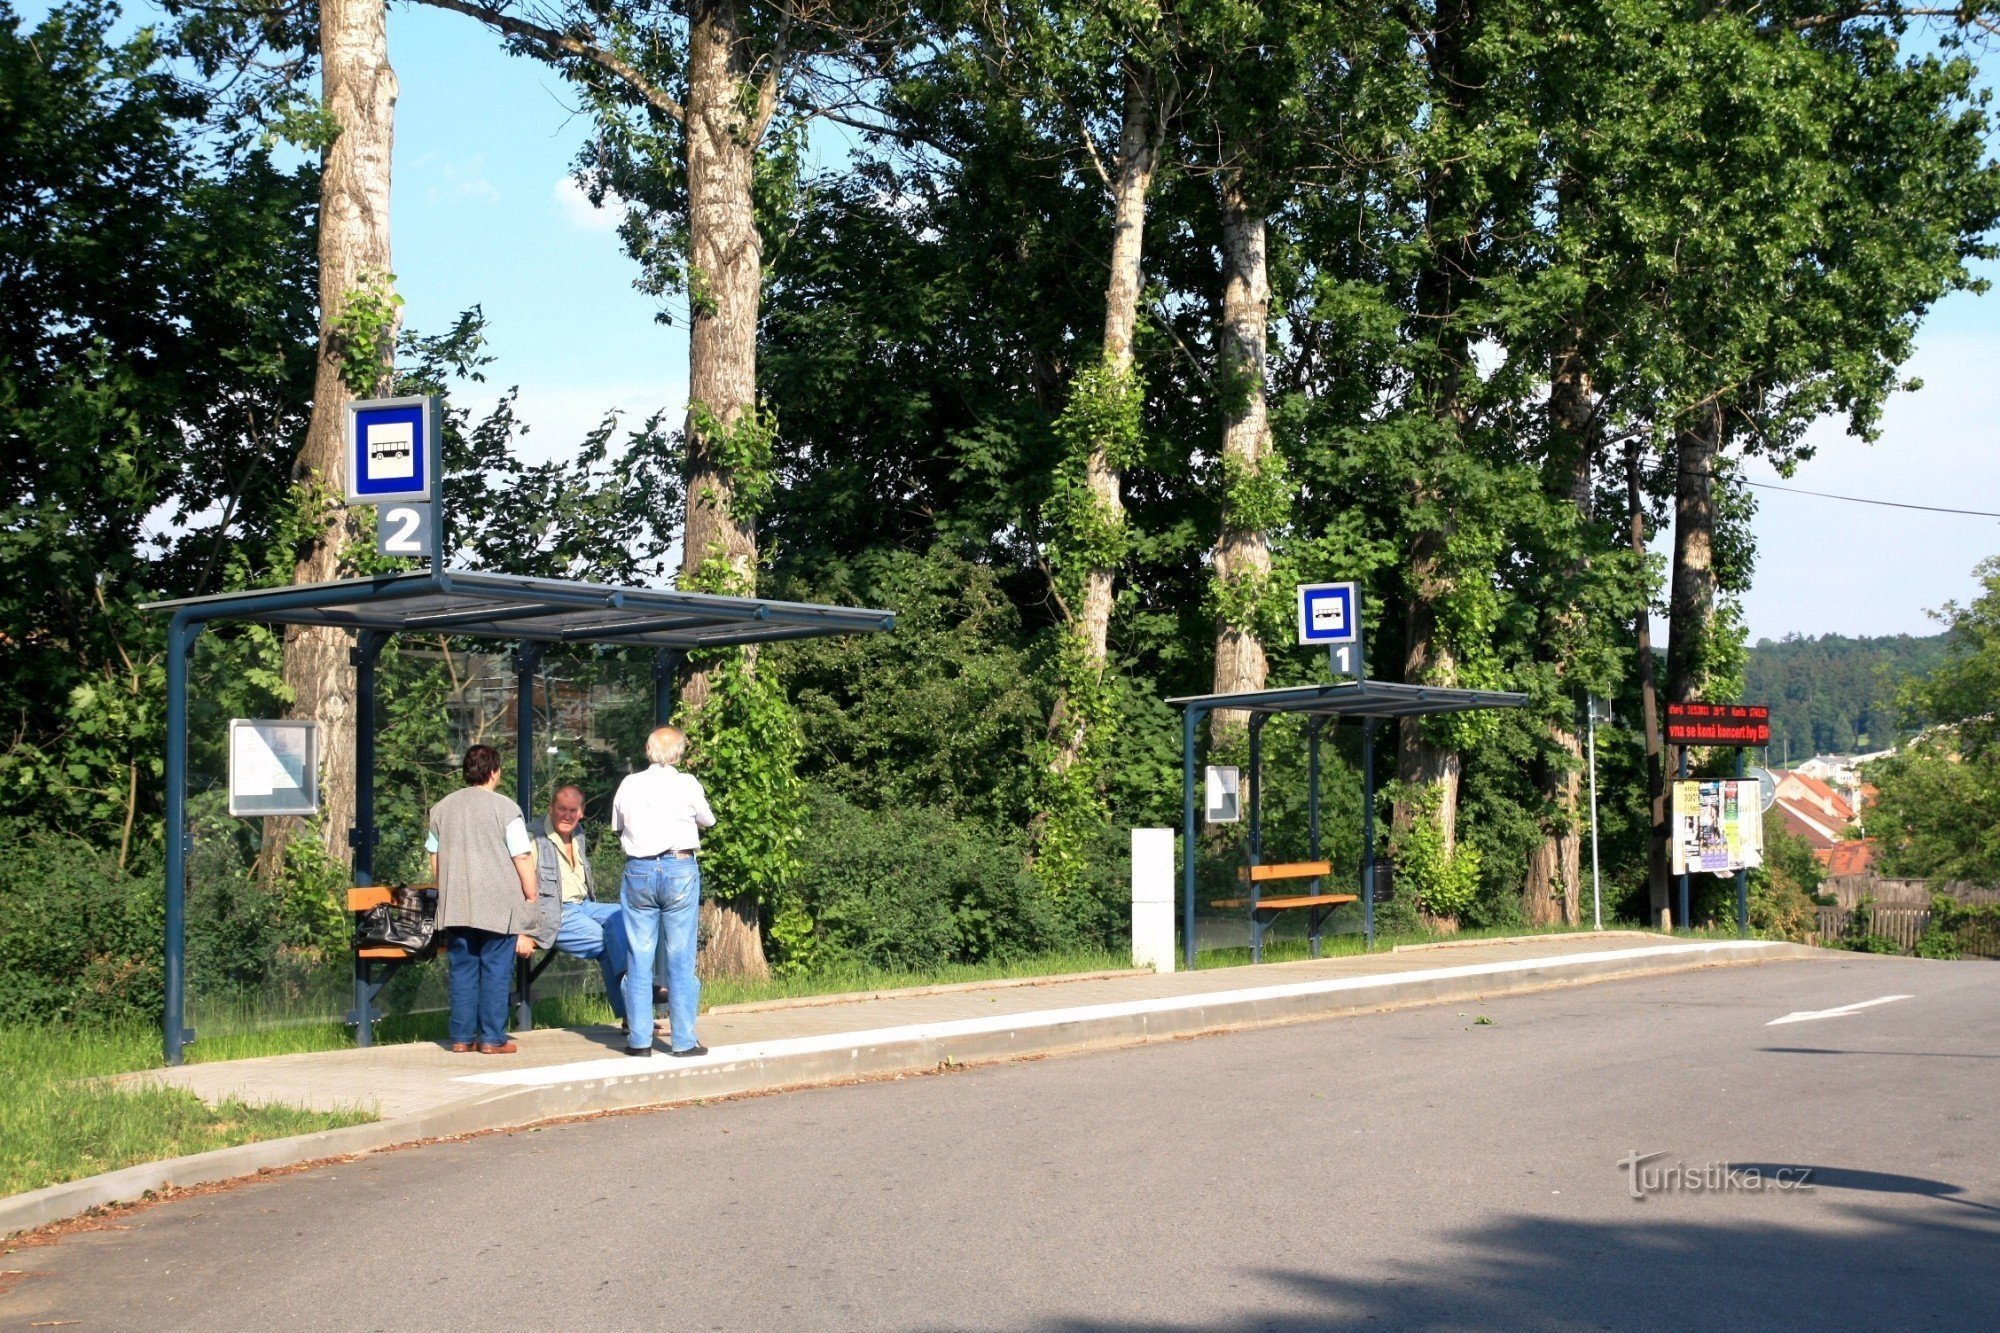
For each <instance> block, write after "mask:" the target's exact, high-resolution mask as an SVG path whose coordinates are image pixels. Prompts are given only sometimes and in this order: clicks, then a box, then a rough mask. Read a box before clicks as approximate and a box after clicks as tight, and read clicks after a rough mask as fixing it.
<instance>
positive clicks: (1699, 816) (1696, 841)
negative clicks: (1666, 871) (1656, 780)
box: [1670, 779, 1764, 875]
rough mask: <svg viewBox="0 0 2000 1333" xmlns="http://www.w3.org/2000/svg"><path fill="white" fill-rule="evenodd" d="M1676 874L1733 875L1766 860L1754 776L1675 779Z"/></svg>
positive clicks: (1674, 839)
mask: <svg viewBox="0 0 2000 1333" xmlns="http://www.w3.org/2000/svg"><path fill="white" fill-rule="evenodd" d="M1673 788H1674V790H1673V820H1672V837H1671V839H1670V841H1671V844H1672V850H1673V873H1674V874H1676V875H1728V874H1733V873H1735V872H1736V871H1738V870H1748V869H1754V868H1756V867H1757V866H1761V865H1763V864H1764V811H1763V802H1762V800H1761V799H1759V794H1758V791H1757V783H1756V782H1755V781H1754V780H1751V779H1732V780H1726V781H1721V782H1676V783H1674V784H1673Z"/></svg>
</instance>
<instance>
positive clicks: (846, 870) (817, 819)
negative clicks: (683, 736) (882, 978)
mask: <svg viewBox="0 0 2000 1333" xmlns="http://www.w3.org/2000/svg"><path fill="white" fill-rule="evenodd" d="M808 826H809V827H810V828H811V829H812V831H813V832H812V839H811V841H810V843H809V844H808V845H807V846H806V848H805V849H804V857H805V868H804V871H803V872H802V874H801V875H800V877H799V880H798V882H797V884H796V885H795V887H794V888H793V889H792V890H791V891H789V892H788V893H787V894H786V895H784V897H783V899H782V900H781V901H780V903H779V905H778V906H777V908H776V910H774V911H773V913H772V916H771V940H772V943H773V945H774V952H776V953H777V954H778V965H779V966H780V968H782V969H785V970H788V971H793V972H798V971H807V970H812V969H816V968H824V967H833V966H839V965H842V964H848V963H861V964H866V965H868V966H872V967H881V968H889V969H897V970H913V969H918V968H931V967H937V966H941V965H943V964H947V963H964V962H987V961H1004V960H1006V959H1009V958H1017V957H1021V956H1023V955H1027V954H1032V953H1040V952H1044V951H1048V950H1053V949H1061V948H1069V947H1073V946H1076V945H1079V944H1085V943H1098V942H1100V941H1101V940H1102V939H1103V938H1104V937H1105V935H1106V934H1107V933H1109V931H1110V930H1111V929H1112V928H1113V927H1112V926H1111V925H1110V923H1111V922H1112V921H1113V920H1114V919H1116V916H1115V912H1114V911H1113V910H1112V909H1111V908H1110V907H1108V906H1107V904H1108V903H1109V902H1111V901H1112V897H1113V896H1112V895H1111V894H1109V893H1097V894H1090V895H1079V896H1078V897H1079V901H1075V902H1072V903H1070V904H1067V905H1066V907H1065V909H1064V910H1062V911H1058V910H1057V909H1056V908H1055V907H1054V906H1053V905H1052V904H1050V902H1049V901H1048V900H1047V899H1046V898H1045V897H1044V896H1043V895H1042V894H1041V892H1040V890H1039V888H1038V887H1037V886H1036V884H1035V882H1034V880H1033V879H1032V878H1031V877H1030V876H1029V875H1028V873H1027V868H1026V861H1025V859H1024V855H1023V852H1022V849H1021V847H1020V846H1019V844H1017V843H1015V842H1012V841H1010V840H1008V839H1005V838H1003V837H1001V836H999V835H996V834H995V833H994V832H992V831H991V830H990V829H989V828H987V827H986V826H985V825H983V824H980V823H978V822H977V821H974V820H969V819H963V818H954V817H953V816H951V815H949V814H947V813H945V812H944V811H942V810H937V809H932V808H928V807H924V806H905V807H898V808H894V809H889V810H882V811H872V810H866V809H863V808H862V807H860V806H858V805H855V804H854V803H853V802H851V801H849V800H847V799H846V798H844V797H841V796H838V795H834V794H831V793H826V792H817V793H814V795H813V797H812V800H811V814H810V819H809V823H808ZM1114 866H1115V853H1114V852H1112V851H1109V850H1106V849H1104V848H1099V849H1098V851H1097V854H1096V855H1095V856H1093V858H1092V868H1091V874H1090V879H1091V882H1092V884H1093V885H1095V884H1098V883H1100V882H1102V881H1104V880H1106V879H1107V878H1110V877H1111V876H1112V875H1113V874H1115V870H1114V869H1113V867H1114ZM1112 882H1113V883H1114V884H1115V883H1116V880H1115V879H1113V880H1112Z"/></svg>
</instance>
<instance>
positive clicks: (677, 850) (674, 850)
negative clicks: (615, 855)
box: [630, 847, 700, 861]
mask: <svg viewBox="0 0 2000 1333" xmlns="http://www.w3.org/2000/svg"><path fill="white" fill-rule="evenodd" d="M699 850H700V849H699V848H695V847H686V848H681V847H669V848H668V849H667V850H666V851H664V852H653V853H651V854H649V855H646V856H634V857H631V858H630V859H631V860H634V861H658V860H660V859H661V858H662V857H667V856H671V857H674V858H676V859H678V858H680V857H692V856H694V855H695V854H696V853H697V852H698V851H699Z"/></svg>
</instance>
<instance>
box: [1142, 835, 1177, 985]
mask: <svg viewBox="0 0 2000 1333" xmlns="http://www.w3.org/2000/svg"><path fill="white" fill-rule="evenodd" d="M1132 966H1134V967H1150V968H1152V969H1153V970H1154V971H1155V972H1171V971H1173V970H1174V831H1173V830H1172V829H1170V828H1135V829H1133V830H1132Z"/></svg>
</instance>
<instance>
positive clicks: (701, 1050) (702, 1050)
mask: <svg viewBox="0 0 2000 1333" xmlns="http://www.w3.org/2000/svg"><path fill="white" fill-rule="evenodd" d="M667 1054H668V1055H678V1056H682V1057H687V1056H695V1055H707V1054H708V1047H706V1046H704V1045H702V1044H701V1043H700V1042H696V1043H695V1044H694V1045H692V1046H690V1047H688V1048H687V1049H686V1050H684V1051H668V1052H667Z"/></svg>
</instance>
